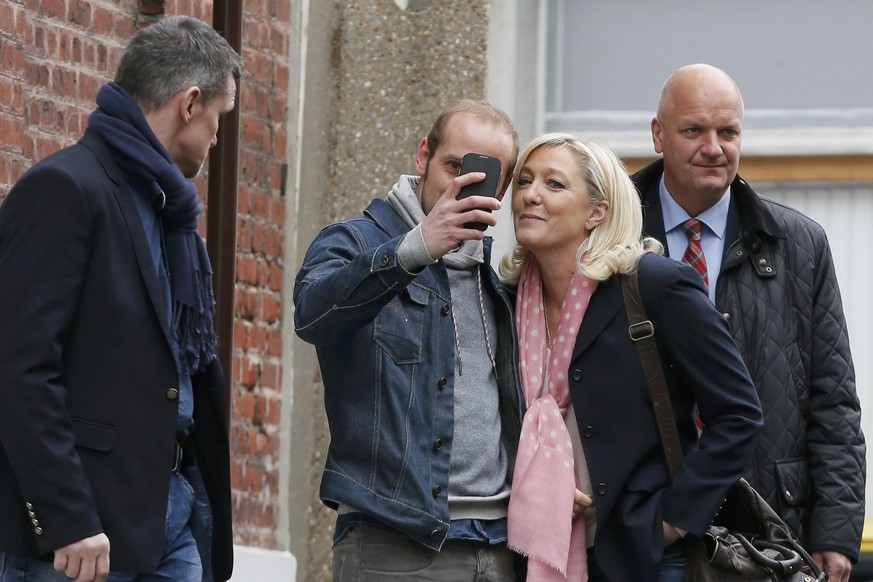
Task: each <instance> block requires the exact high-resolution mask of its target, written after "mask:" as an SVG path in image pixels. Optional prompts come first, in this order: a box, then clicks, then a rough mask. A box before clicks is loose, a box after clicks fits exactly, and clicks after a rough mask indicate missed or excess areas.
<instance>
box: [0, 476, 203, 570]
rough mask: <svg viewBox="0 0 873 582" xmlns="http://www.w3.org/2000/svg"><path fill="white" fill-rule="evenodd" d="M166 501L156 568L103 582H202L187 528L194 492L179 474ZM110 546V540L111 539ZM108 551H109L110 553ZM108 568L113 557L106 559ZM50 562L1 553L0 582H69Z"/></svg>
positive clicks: (174, 479)
mask: <svg viewBox="0 0 873 582" xmlns="http://www.w3.org/2000/svg"><path fill="white" fill-rule="evenodd" d="M171 475H172V480H171V481H170V497H169V499H168V502H167V521H166V525H167V527H166V536H167V541H166V546H165V548H164V557H163V558H161V563H160V564H158V567H157V569H156V570H155V571H154V572H151V573H149V574H124V573H121V572H111V573H110V574H109V577H108V578H106V582H134V581H135V582H201V578H202V571H203V570H202V568H201V565H200V554H199V553H198V552H197V544H196V543H195V541H194V536H193V535H191V528H189V527H188V518H189V517H190V516H191V504H192V502H193V499H194V492H193V490H192V489H191V485H189V484H188V482H187V481H186V480H185V478H184V477H182V476H181V475H179V474H176V473H171ZM110 544H111V540H110ZM110 551H111V550H110ZM109 561H110V567H111V564H112V555H111V554H110V557H109ZM69 581H70V578H69V577H67V576H66V575H64V573H63V572H58V571H57V570H55V569H54V567H53V566H52V563H51V562H43V561H41V560H35V559H30V558H24V557H22V556H13V555H8V554H3V553H2V552H0V582H69Z"/></svg>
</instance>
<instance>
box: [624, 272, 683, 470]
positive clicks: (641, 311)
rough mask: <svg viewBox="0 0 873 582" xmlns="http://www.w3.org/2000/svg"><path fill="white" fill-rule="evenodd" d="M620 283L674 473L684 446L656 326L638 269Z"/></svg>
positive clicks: (631, 329)
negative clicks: (657, 338)
mask: <svg viewBox="0 0 873 582" xmlns="http://www.w3.org/2000/svg"><path fill="white" fill-rule="evenodd" d="M620 282H621V291H622V293H623V294H624V307H625V310H626V311H627V320H628V328H627V331H628V335H629V336H630V339H631V341H633V342H634V343H635V344H636V346H637V351H639V353H640V361H641V362H642V364H643V371H644V372H645V374H646V381H647V382H648V383H649V390H650V391H651V393H652V406H653V407H654V410H655V420H657V421H658V432H659V433H661V445H662V446H663V448H664V456H665V457H666V459H667V465H668V467H669V468H670V473H671V474H672V473H674V472H675V471H676V469H677V468H678V467H679V463H681V462H682V447H681V445H680V444H679V433H678V432H677V431H676V420H675V419H674V418H673V407H672V405H671V404H670V394H669V393H668V392H667V382H666V380H665V379H664V369H663V368H662V367H661V357H660V355H659V354H658V345H657V344H656V343H655V325H654V324H653V323H652V322H651V321H650V320H649V318H648V316H647V315H646V308H645V307H644V306H643V300H642V298H641V297H640V288H639V281H638V279H637V273H636V271H634V272H632V273H628V274H625V275H621V277H620Z"/></svg>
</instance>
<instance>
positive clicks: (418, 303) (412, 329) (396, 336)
mask: <svg viewBox="0 0 873 582" xmlns="http://www.w3.org/2000/svg"><path fill="white" fill-rule="evenodd" d="M429 296H430V293H429V292H428V291H427V290H425V289H422V288H420V287H418V286H416V285H414V284H413V285H409V286H407V287H406V288H405V289H404V290H403V291H401V292H400V293H398V294H397V296H396V297H395V298H394V299H393V300H392V301H391V302H390V303H389V304H388V305H386V306H385V308H384V309H382V311H381V312H380V313H379V315H378V316H377V317H376V322H375V325H374V327H373V339H374V341H375V342H376V343H377V344H378V345H379V346H380V347H381V348H382V349H383V350H384V351H385V352H386V353H387V354H388V355H389V356H391V359H392V360H394V363H395V364H397V365H402V364H417V363H419V362H420V361H421V351H422V340H423V334H424V321H425V319H426V315H427V307H428V302H429Z"/></svg>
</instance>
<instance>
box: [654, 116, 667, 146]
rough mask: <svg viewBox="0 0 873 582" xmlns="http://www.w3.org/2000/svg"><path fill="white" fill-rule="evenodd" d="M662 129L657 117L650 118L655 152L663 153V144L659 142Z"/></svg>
mask: <svg viewBox="0 0 873 582" xmlns="http://www.w3.org/2000/svg"><path fill="white" fill-rule="evenodd" d="M663 131H664V127H663V126H662V125H661V120H660V119H658V118H657V117H653V118H652V143H653V144H654V146H655V153H657V154H663V153H664V146H663V145H662V142H661V137H662V134H663Z"/></svg>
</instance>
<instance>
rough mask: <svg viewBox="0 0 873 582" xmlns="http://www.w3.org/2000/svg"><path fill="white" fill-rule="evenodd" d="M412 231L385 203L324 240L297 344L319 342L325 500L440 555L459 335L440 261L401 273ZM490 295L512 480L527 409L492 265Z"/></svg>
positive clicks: (312, 252) (310, 272)
mask: <svg viewBox="0 0 873 582" xmlns="http://www.w3.org/2000/svg"><path fill="white" fill-rule="evenodd" d="M408 231H409V226H408V225H407V224H406V223H405V222H404V221H403V219H402V218H401V217H400V216H399V215H398V214H397V213H396V212H395V211H394V210H393V209H392V208H391V206H390V205H389V204H388V203H387V202H385V201H384V200H374V201H373V202H372V203H371V204H370V205H369V206H368V207H367V209H366V210H365V211H364V214H363V215H362V216H359V217H356V218H353V219H351V220H347V221H344V222H340V223H338V224H334V225H331V226H328V227H326V228H325V229H324V230H322V232H321V233H320V234H319V235H318V236H317V237H316V238H315V240H314V241H313V243H312V245H311V246H310V248H309V250H308V251H307V253H306V257H305V258H304V261H303V266H302V267H301V269H300V272H299V273H298V274H297V278H296V281H295V284H294V303H295V307H296V311H295V315H294V324H295V328H296V331H297V334H298V335H299V336H300V337H301V338H302V339H303V340H305V341H307V342H309V343H311V344H314V345H315V347H316V351H317V354H318V361H319V365H320V367H321V373H322V377H323V380H324V403H325V410H326V412H327V419H328V424H329V426H330V436H331V440H330V446H329V449H328V453H327V460H326V466H325V469H324V474H323V475H322V481H321V490H320V496H321V500H322V501H323V502H324V503H325V504H326V505H328V506H330V507H333V508H337V507H338V505H340V504H343V505H347V506H351V507H353V508H355V509H356V510H358V511H361V512H363V513H365V514H367V515H370V516H372V517H376V518H378V519H379V520H381V521H383V522H384V523H386V524H387V525H389V526H391V527H393V528H395V529H397V530H399V531H401V532H403V533H405V534H406V535H408V536H409V537H411V538H413V539H415V540H416V541H418V542H420V543H421V544H424V545H425V546H428V547H431V548H434V549H439V548H440V547H441V546H442V544H443V542H444V541H445V538H446V534H447V533H448V530H449V525H450V524H449V507H448V483H449V460H450V457H451V454H452V434H453V424H452V423H453V420H452V418H453V417H452V414H453V403H454V374H455V357H456V352H455V345H456V344H455V333H454V327H453V324H452V309H451V294H450V292H449V279H448V275H447V273H446V268H445V266H444V265H443V263H442V261H438V262H437V263H435V264H432V265H430V266H428V267H426V268H425V269H423V270H422V271H420V272H418V273H410V272H408V271H406V270H405V269H404V268H403V267H402V266H401V265H400V263H399V261H398V257H397V246H398V245H399V244H400V241H401V240H402V239H403V237H404V235H405V234H406V233H407V232H408ZM490 254H491V239H490V238H488V239H486V240H485V263H484V265H482V266H480V267H479V268H480V269H482V285H483V292H485V293H488V294H489V295H490V296H491V297H492V299H493V300H494V304H495V307H496V309H497V313H496V314H495V316H496V321H497V328H498V337H497V340H496V346H494V348H495V354H494V355H495V359H496V363H497V375H498V378H497V382H498V386H499V390H500V417H501V427H502V430H501V439H502V441H503V444H504V446H505V448H506V452H507V457H508V459H509V462H510V466H509V470H508V477H507V480H509V479H510V478H511V475H512V469H513V466H514V459H515V452H516V450H517V448H518V438H519V433H520V429H521V418H522V413H523V410H522V409H523V406H524V404H523V403H524V400H523V397H522V393H521V382H520V380H519V374H518V370H517V364H516V362H517V358H516V352H517V343H518V342H517V339H516V334H515V325H514V323H513V317H512V308H513V305H512V303H511V302H510V299H509V296H508V294H507V292H506V290H505V289H504V287H503V286H502V284H501V283H500V281H499V280H498V278H497V275H496V273H495V272H494V270H493V269H492V268H491V267H490V263H489V260H490Z"/></svg>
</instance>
